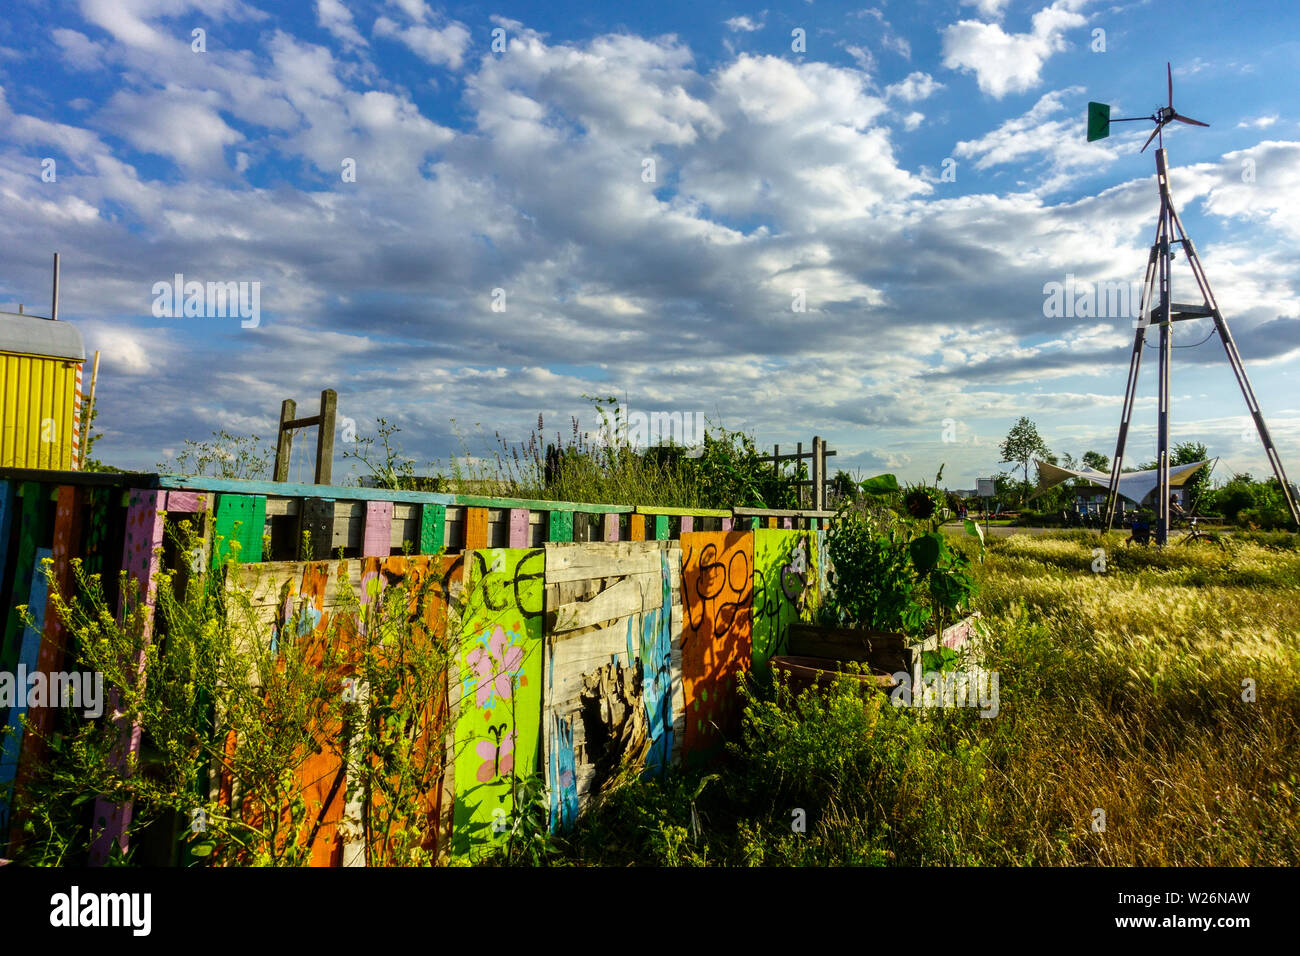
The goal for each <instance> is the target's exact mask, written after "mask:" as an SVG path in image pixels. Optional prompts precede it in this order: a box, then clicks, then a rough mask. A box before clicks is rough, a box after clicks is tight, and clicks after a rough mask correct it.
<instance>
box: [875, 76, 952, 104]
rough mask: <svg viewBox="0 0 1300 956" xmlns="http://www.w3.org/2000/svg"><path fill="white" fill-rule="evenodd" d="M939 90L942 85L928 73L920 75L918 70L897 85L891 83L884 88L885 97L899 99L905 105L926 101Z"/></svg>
mask: <svg viewBox="0 0 1300 956" xmlns="http://www.w3.org/2000/svg"><path fill="white" fill-rule="evenodd" d="M941 89H943V84H942V83H940V82H938V81H937V80H935V78H934V77H932V76H931V75H930V74H929V73H922V72H920V71H919V70H918V71H917V72H915V73H909V74H908V75H907V76H906V77H905V78H904V79H902V80H899V81H898V82H897V83H891V84H890V85H889V86H887V87H885V96H886V97H888V98H890V99H900V100H903V101H904V102H907V103H915V102H917V101H918V100H924V99H928V98H929V97H930V96H932V95H933V94H934V93H935V91H936V90H941Z"/></svg>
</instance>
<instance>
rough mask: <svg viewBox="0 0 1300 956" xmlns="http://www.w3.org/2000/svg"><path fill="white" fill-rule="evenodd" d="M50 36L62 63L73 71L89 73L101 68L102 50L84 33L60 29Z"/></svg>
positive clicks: (102, 62)
mask: <svg viewBox="0 0 1300 956" xmlns="http://www.w3.org/2000/svg"><path fill="white" fill-rule="evenodd" d="M50 35H51V36H52V37H53V38H54V42H55V43H57V44H58V46H59V50H60V51H61V53H62V55H63V62H64V63H67V64H68V66H70V67H72V68H73V69H74V70H81V71H84V72H89V71H91V70H98V69H100V68H102V67H103V65H104V61H103V56H104V48H103V47H102V46H100V45H99V44H98V43H95V42H94V41H93V40H91V39H90V37H88V36H86V35H85V34H84V33H78V32H77V31H76V30H66V29H62V28H60V29H57V30H54V31H53V32H52V33H51V34H50Z"/></svg>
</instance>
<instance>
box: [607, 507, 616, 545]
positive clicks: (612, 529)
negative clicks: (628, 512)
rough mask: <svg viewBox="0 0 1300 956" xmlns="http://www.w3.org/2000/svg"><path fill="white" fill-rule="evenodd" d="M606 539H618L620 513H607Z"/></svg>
mask: <svg viewBox="0 0 1300 956" xmlns="http://www.w3.org/2000/svg"><path fill="white" fill-rule="evenodd" d="M605 540H606V541H617V540H618V515H616V514H607V515H605Z"/></svg>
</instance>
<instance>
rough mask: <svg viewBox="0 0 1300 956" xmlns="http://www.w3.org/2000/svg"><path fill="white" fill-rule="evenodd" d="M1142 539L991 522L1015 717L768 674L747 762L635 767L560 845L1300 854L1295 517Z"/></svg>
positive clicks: (1200, 861)
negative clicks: (1007, 529)
mask: <svg viewBox="0 0 1300 956" xmlns="http://www.w3.org/2000/svg"><path fill="white" fill-rule="evenodd" d="M1121 541H1122V536H1121V535H1117V534H1112V535H1111V536H1110V538H1109V539H1107V540H1106V541H1105V543H1104V547H1102V542H1101V541H1100V539H1098V537H1097V536H1096V534H1095V533H1089V532H1058V533H1053V534H1048V535H1042V536H1030V535H1013V536H1011V537H1008V538H1005V539H999V540H996V541H994V542H991V543H990V547H989V551H988V554H987V557H986V559H985V561H984V563H983V564H981V565H978V566H977V567H978V574H979V579H980V583H981V585H982V589H981V593H980V596H979V599H978V607H979V609H980V610H981V611H982V612H983V614H984V617H985V620H986V622H987V624H988V626H989V636H988V638H987V641H986V655H987V656H986V660H985V666H987V667H990V668H992V669H995V670H996V671H997V672H998V675H999V683H1000V695H999V696H1000V708H999V711H998V714H997V716H996V717H993V718H991V719H985V718H981V717H980V716H979V712H978V711H977V710H972V709H968V708H950V709H932V710H918V709H907V708H895V707H891V706H889V705H888V702H887V701H885V699H884V698H883V697H879V698H878V699H877V700H876V702H875V703H873V704H869V705H866V706H864V705H863V704H862V703H861V702H860V701H858V700H857V699H855V698H854V697H852V696H850V695H847V694H846V695H840V696H838V697H834V698H831V699H829V700H827V701H821V700H818V699H817V698H811V697H809V698H804V699H802V700H801V701H799V702H798V703H797V704H794V705H792V704H791V703H790V702H788V701H787V702H785V703H784V705H781V704H779V703H778V702H777V701H776V700H775V699H774V696H775V695H774V693H773V692H772V691H771V689H767V690H761V689H760V690H757V691H756V692H755V693H754V695H753V697H752V699H751V700H750V702H749V704H748V708H747V713H746V720H745V727H744V732H743V737H742V739H740V740H738V741H736V742H735V743H734V744H733V745H732V747H731V753H730V754H729V757H728V759H727V761H726V762H725V763H724V764H723V765H721V766H720V767H714V768H713V769H712V772H711V773H710V775H709V776H706V777H701V776H699V775H698V774H694V775H693V774H687V773H681V774H678V775H675V776H673V777H671V778H669V779H667V780H664V781H657V782H639V783H634V784H630V785H627V786H624V787H623V788H621V789H619V790H618V791H615V792H614V793H613V794H611V795H610V796H609V797H608V798H607V800H606V801H605V803H604V804H603V805H602V806H600V807H597V808H595V809H594V811H593V812H592V813H590V814H588V815H587V816H586V818H585V819H584V820H583V821H582V822H581V823H580V825H579V827H578V828H577V830H576V831H575V832H574V833H572V834H570V835H569V836H567V837H566V838H564V839H563V840H562V841H560V842H558V843H557V844H556V845H555V848H554V856H553V860H554V862H557V863H569V864H578V865H584V864H587V865H589V864H608V865H620V864H660V865H662V864H669V865H701V864H704V865H708V864H729V865H745V864H767V865H779V864H830V865H834V864H879V865H889V864H917V865H936V864H937V865H945V864H978V865H1117V866H1130V865H1155V866H1162V865H1184V866H1207V865H1252V864H1258V865H1296V864H1297V863H1300V551H1297V550H1296V547H1295V544H1296V540H1295V537H1294V536H1274V537H1272V538H1261V539H1260V540H1258V541H1250V540H1242V539H1238V540H1234V541H1232V542H1230V544H1229V546H1228V548H1227V549H1226V550H1220V549H1218V548H1216V547H1213V546H1207V547H1204V548H1198V547H1189V548H1180V547H1175V548H1171V549H1168V550H1165V551H1159V550H1156V549H1141V548H1127V549H1126V548H1124V547H1123V546H1122V545H1121V543H1120V542H1121ZM1261 541H1263V542H1266V543H1260V542H1261ZM969 543H970V544H973V543H974V542H973V539H971V540H970V542H969ZM1099 547H1100V548H1101V550H1098V549H1099ZM1102 558H1104V561H1105V563H1104V570H1102V568H1103V565H1102V563H1101V560H1100V559H1102ZM882 703H883V706H882ZM800 811H802V813H800ZM801 816H802V818H803V819H804V820H805V821H806V829H805V831H804V832H796V828H795V826H794V824H795V822H796V821H797V820H798V819H799V818H800V817H801Z"/></svg>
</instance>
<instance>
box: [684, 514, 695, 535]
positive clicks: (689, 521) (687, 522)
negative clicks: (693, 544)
mask: <svg viewBox="0 0 1300 956" xmlns="http://www.w3.org/2000/svg"><path fill="white" fill-rule="evenodd" d="M694 530H695V519H694V518H693V517H691V516H690V515H682V534H690V533H691V532H692V531H694Z"/></svg>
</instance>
